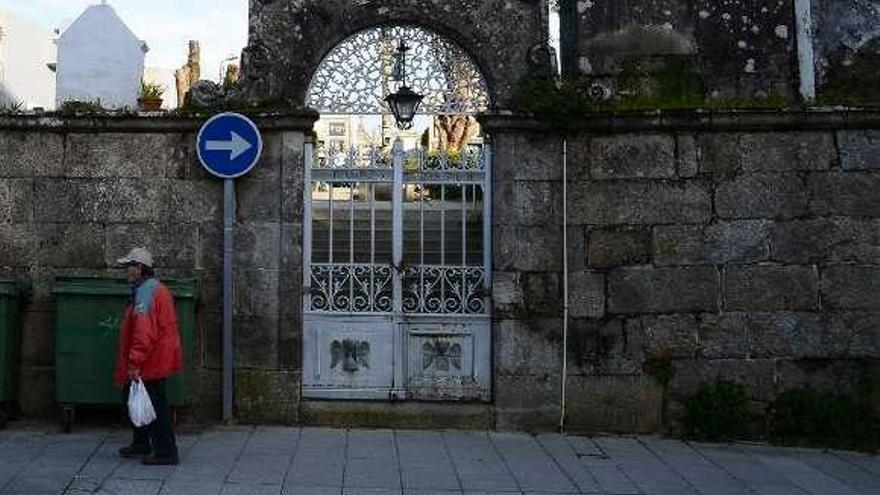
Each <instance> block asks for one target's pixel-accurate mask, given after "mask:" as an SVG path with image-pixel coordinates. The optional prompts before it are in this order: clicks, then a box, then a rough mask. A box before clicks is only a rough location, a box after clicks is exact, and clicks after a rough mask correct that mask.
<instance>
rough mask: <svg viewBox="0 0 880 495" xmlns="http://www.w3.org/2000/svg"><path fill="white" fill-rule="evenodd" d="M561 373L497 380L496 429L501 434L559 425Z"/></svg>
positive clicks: (506, 377)
mask: <svg viewBox="0 0 880 495" xmlns="http://www.w3.org/2000/svg"><path fill="white" fill-rule="evenodd" d="M560 373H561V370H560ZM560 373H552V374H548V375H541V376H510V375H507V376H505V375H501V376H497V377H496V379H495V404H496V424H495V427H496V428H498V429H499V430H502V431H504V430H534V429H539V430H547V429H552V428H553V427H554V426H555V425H556V424H557V423H558V422H559V411H560V405H559V403H560V394H561V392H560V391H561V390H562V387H561V382H560V378H559V375H560Z"/></svg>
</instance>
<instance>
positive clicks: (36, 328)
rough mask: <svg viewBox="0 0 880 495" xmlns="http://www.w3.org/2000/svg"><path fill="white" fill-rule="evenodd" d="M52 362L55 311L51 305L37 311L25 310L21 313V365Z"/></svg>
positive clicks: (51, 363) (52, 363)
mask: <svg viewBox="0 0 880 495" xmlns="http://www.w3.org/2000/svg"><path fill="white" fill-rule="evenodd" d="M45 306H48V305H45ZM47 309H48V311H47ZM54 364H55V312H54V311H52V308H51V306H48V307H44V308H40V310H39V311H25V312H24V313H23V314H22V329H21V365H22V366H25V367H35V366H36V367H38V366H53V365H54Z"/></svg>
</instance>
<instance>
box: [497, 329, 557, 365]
mask: <svg viewBox="0 0 880 495" xmlns="http://www.w3.org/2000/svg"><path fill="white" fill-rule="evenodd" d="M493 331H494V333H495V338H494V346H495V373H496V375H497V376H501V375H537V376H542V375H549V374H553V373H560V370H562V342H561V340H562V337H561V335H562V321H561V320H559V319H557V318H549V319H529V320H501V321H498V322H496V323H495V324H494V327H493Z"/></svg>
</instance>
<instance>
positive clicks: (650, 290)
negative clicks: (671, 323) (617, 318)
mask: <svg viewBox="0 0 880 495" xmlns="http://www.w3.org/2000/svg"><path fill="white" fill-rule="evenodd" d="M718 279H719V276H718V271H717V270H716V269H715V268H712V267H682V268H652V267H634V268H621V269H616V270H612V271H611V273H610V275H609V277H608V312H609V313H615V314H621V313H686V312H690V311H715V310H717V309H718V286H719V284H718V282H719V280H718Z"/></svg>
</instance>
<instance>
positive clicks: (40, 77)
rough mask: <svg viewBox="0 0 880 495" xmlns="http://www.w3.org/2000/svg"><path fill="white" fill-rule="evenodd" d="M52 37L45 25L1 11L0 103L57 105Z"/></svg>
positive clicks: (47, 107)
mask: <svg viewBox="0 0 880 495" xmlns="http://www.w3.org/2000/svg"><path fill="white" fill-rule="evenodd" d="M52 38H53V36H52V33H51V32H49V31H48V30H46V29H43V28H42V27H41V26H39V25H37V24H35V23H33V22H31V21H29V20H27V19H24V18H22V17H19V16H16V15H12V14H10V13H8V12H3V11H0V105H3V106H10V105H18V104H21V109H22V110H31V109H33V108H36V107H41V108H44V109H46V110H51V109H53V108H54V107H55V74H53V73H52V70H51V69H50V68H49V64H51V63H53V62H55V44H54V43H53V40H52Z"/></svg>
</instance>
